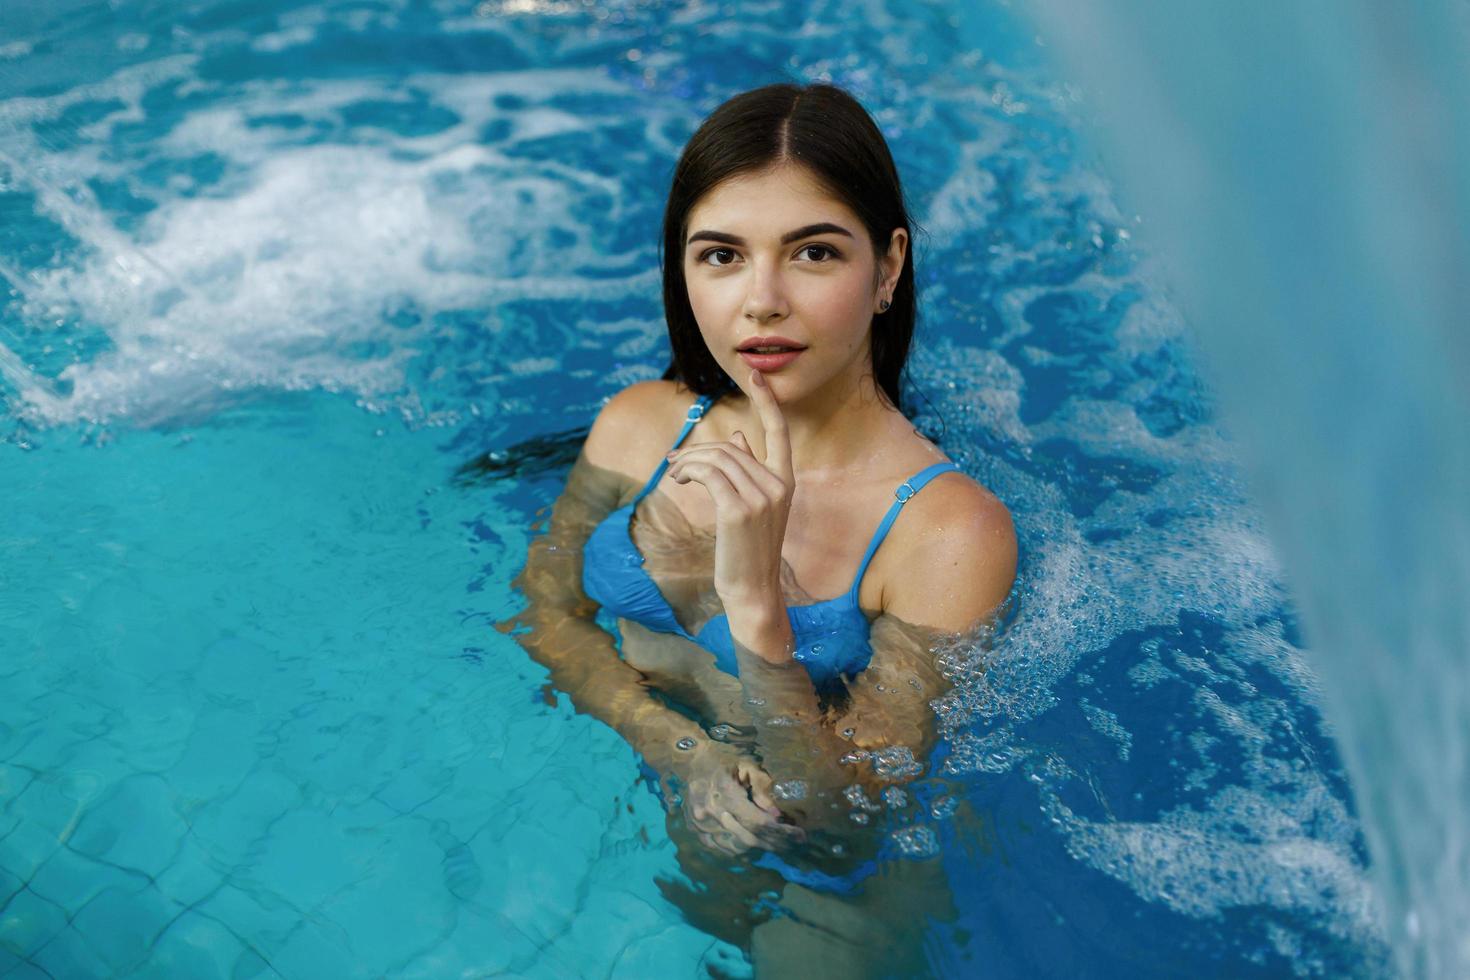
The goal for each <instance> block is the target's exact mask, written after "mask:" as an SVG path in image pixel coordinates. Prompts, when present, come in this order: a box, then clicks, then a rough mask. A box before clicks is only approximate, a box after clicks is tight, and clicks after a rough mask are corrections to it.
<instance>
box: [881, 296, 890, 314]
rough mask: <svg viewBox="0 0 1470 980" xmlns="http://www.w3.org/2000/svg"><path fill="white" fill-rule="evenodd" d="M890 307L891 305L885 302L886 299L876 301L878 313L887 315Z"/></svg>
mask: <svg viewBox="0 0 1470 980" xmlns="http://www.w3.org/2000/svg"><path fill="white" fill-rule="evenodd" d="M892 305H893V304H892V303H890V302H888V300H886V299H880V300H879V301H878V312H879V313H887V312H888V307H890V306H892Z"/></svg>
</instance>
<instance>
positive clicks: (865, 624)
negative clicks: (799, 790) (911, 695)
mask: <svg viewBox="0 0 1470 980" xmlns="http://www.w3.org/2000/svg"><path fill="white" fill-rule="evenodd" d="M713 401H714V399H713V398H711V397H710V396H708V395H704V396H701V397H700V399H699V400H698V401H696V402H695V403H694V404H693V405H691V406H690V408H689V413H688V415H687V417H686V418H685V421H684V428H683V429H681V430H680V431H679V437H678V438H677V439H675V440H674V446H675V447H676V448H677V447H678V446H679V445H680V444H681V443H682V442H683V441H684V439H685V437H686V436H688V435H689V430H691V429H693V428H694V424H695V423H696V422H698V421H699V420H700V419H701V418H703V417H704V412H705V409H706V408H708V407H709V405H710V403H711V402H713ZM668 465H669V461H668V460H667V459H665V460H664V461H663V462H661V463H659V465H658V469H656V470H654V472H653V476H651V477H649V479H648V482H647V483H646V484H644V486H643V489H642V490H640V491H639V492H638V496H636V497H634V498H633V501H632V502H631V503H629V504H626V505H624V506H622V507H619V508H618V509H617V510H615V511H613V512H612V513H611V514H608V515H607V516H606V517H605V518H603V519H602V521H601V522H600V523H599V524H598V525H597V526H596V527H595V528H593V530H592V534H591V535H590V536H589V537H588V538H587V543H586V546H585V547H584V549H583V560H582V590H583V591H584V592H586V593H587V595H588V596H589V597H591V598H592V599H595V600H596V601H597V602H599V603H601V604H602V606H603V608H605V609H606V610H607V611H608V612H610V613H612V614H613V615H615V616H619V617H621V618H623V619H631V620H633V621H634V622H636V623H641V624H642V625H643V626H646V627H647V628H648V629H651V630H654V631H656V632H660V633H675V634H677V635H679V636H682V637H684V639H686V640H689V641H691V642H693V643H696V644H698V645H699V646H701V647H703V648H704V649H706V650H708V651H709V652H710V653H712V654H714V657H715V665H716V666H717V667H719V668H720V669H721V670H723V671H725V672H726V673H727V674H733V675H736V676H738V675H739V672H740V669H739V665H738V662H737V661H736V659H735V644H734V640H733V639H732V638H731V636H730V622H729V619H728V618H727V617H726V615H725V614H724V613H720V614H718V615H716V616H714V617H713V618H712V619H710V620H709V622H707V623H705V624H704V626H703V627H701V628H700V630H699V633H698V634H691V633H689V632H688V631H687V630H686V629H684V627H683V626H681V625H680V624H679V621H678V620H677V619H676V618H675V617H674V610H673V608H672V607H671V606H670V605H669V603H668V600H667V599H665V598H664V594H663V592H661V591H660V590H659V587H658V584H657V583H656V582H654V581H653V579H652V578H651V577H650V576H649V575H648V573H647V572H646V571H645V570H644V568H643V563H644V557H643V554H642V553H641V552H640V551H639V550H638V546H637V545H636V544H634V543H633V535H632V530H631V526H632V522H633V511H634V509H635V508H636V507H637V506H638V502H639V501H641V500H642V499H643V498H644V497H646V496H647V495H648V494H649V493H650V492H651V491H652V490H653V488H654V487H655V486H656V485H657V484H658V481H659V480H660V479H661V478H662V477H663V475H664V470H665V469H667V468H668ZM958 469H959V467H958V466H957V465H955V464H954V463H952V462H949V461H948V460H946V461H944V462H940V463H934V464H933V465H931V466H927V467H925V468H924V469H922V470H920V471H919V472H918V473H915V474H914V475H913V476H911V477H909V478H908V479H907V480H905V481H904V482H903V483H900V484H899V485H898V489H896V490H895V491H894V493H893V495H894V497H895V498H896V499H895V501H894V503H893V506H891V507H889V508H888V513H887V514H886V515H884V517H883V521H882V523H881V524H879V525H878V530H877V532H876V533H874V535H873V539H872V540H871V541H870V542H868V550H867V553H866V554H864V555H863V560H862V563H861V564H859V565H858V570H857V575H856V577H854V578H853V580H852V587H851V588H849V589H848V590H847V591H846V592H845V593H843V594H842V595H840V596H836V597H835V598H832V599H825V600H823V601H821V602H814V603H811V604H810V605H799V606H787V607H786V615H787V617H788V618H789V619H790V621H791V632H792V636H793V637H794V639H795V641H796V650H795V652H794V654H793V656H794V658H795V659H796V660H797V661H798V662H800V663H801V664H803V665H804V666H805V667H806V669H807V673H808V674H809V675H810V676H811V678H812V680H813V681H814V682H816V683H817V684H824V683H827V682H830V681H832V680H833V679H835V678H836V676H837V675H838V674H839V673H841V674H845V675H847V676H848V677H849V678H851V677H852V676H853V675H855V674H857V673H858V672H859V671H861V670H863V669H864V668H866V667H867V666H868V661H869V659H870V658H871V657H872V655H873V648H872V647H871V646H870V645H869V643H868V632H869V625H870V624H869V621H868V617H867V616H866V615H865V614H864V613H863V611H862V610H861V609H860V608H859V607H858V586H859V585H860V584H862V580H863V573H864V572H866V571H867V570H868V563H869V562H870V561H872V558H873V553H874V552H876V551H877V550H878V546H879V545H880V544H882V543H883V538H884V537H885V536H886V535H887V534H888V529H889V528H890V527H892V526H893V522H894V521H895V520H896V519H897V518H898V512H899V511H900V510H901V509H902V508H903V505H904V503H905V502H906V501H907V500H908V499H909V498H911V497H912V496H913V495H914V494H916V493H918V492H919V491H920V490H921V489H923V487H924V485H925V484H926V483H928V482H929V481H930V480H932V479H934V477H936V476H938V475H939V474H941V473H944V472H947V471H949V470H958Z"/></svg>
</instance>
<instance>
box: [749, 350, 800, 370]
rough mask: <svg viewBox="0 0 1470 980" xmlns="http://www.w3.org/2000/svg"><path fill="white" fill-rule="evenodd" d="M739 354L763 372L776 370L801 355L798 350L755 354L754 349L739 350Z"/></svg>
mask: <svg viewBox="0 0 1470 980" xmlns="http://www.w3.org/2000/svg"><path fill="white" fill-rule="evenodd" d="M739 353H740V356H741V357H743V358H745V363H746V364H749V365H750V366H751V367H753V368H755V369H756V370H757V371H759V372H761V373H762V374H765V373H766V372H767V371H778V370H780V369H781V368H783V367H785V366H786V365H788V364H790V363H791V362H792V361H794V360H796V359H797V358H798V357H800V356H801V354H802V351H800V350H788V351H783V352H782V353H780V354H757V353H755V352H754V351H748V350H743V351H740V352H739Z"/></svg>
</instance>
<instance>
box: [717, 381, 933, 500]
mask: <svg viewBox="0 0 1470 980" xmlns="http://www.w3.org/2000/svg"><path fill="white" fill-rule="evenodd" d="M724 400H727V401H728V402H729V403H730V405H729V407H730V409H731V410H732V412H733V416H734V420H733V421H732V422H731V423H730V424H729V429H730V431H731V432H732V433H733V431H734V430H735V429H739V430H740V431H741V432H743V433H745V437H746V439H747V440H748V441H749V442H750V447H751V449H752V450H754V451H755V454H756V456H757V458H762V457H763V456H764V454H765V441H764V435H763V431H764V430H763V429H762V427H761V422H760V418H759V416H758V415H757V413H756V410H755V405H754V404H753V403H752V402H751V400H750V399H749V398H748V397H747V396H746V395H745V394H744V393H743V392H732V393H731V394H729V395H727V396H725V399H724ZM781 413H782V415H784V416H785V418H786V429H787V432H788V434H789V437H790V440H791V465H792V469H793V471H794V472H795V473H796V474H797V476H798V477H800V476H802V475H812V476H816V477H821V476H823V475H826V474H833V475H835V474H837V473H839V472H841V471H844V470H854V469H858V470H864V469H868V468H869V466H870V464H871V463H872V462H873V461H874V459H875V458H876V457H879V456H881V455H882V454H883V453H884V447H885V444H886V443H887V441H886V440H885V439H884V438H883V435H884V433H886V432H887V431H888V430H889V426H892V425H893V424H894V423H895V422H897V421H900V420H902V416H901V414H900V413H899V412H898V411H896V410H895V409H894V408H893V407H892V406H891V405H889V403H888V400H887V399H886V398H885V397H884V396H883V395H882V394H881V393H880V392H879V390H878V387H877V385H876V384H875V383H874V380H873V376H872V374H871V373H867V374H864V375H863V376H861V377H858V378H855V379H847V378H834V379H833V383H832V384H829V385H827V386H825V387H823V388H820V389H818V390H816V391H813V392H811V393H809V394H808V395H807V396H806V397H805V398H802V399H800V400H799V401H794V402H783V403H782V405H781ZM904 424H905V425H907V424H908V423H907V422H906V421H904Z"/></svg>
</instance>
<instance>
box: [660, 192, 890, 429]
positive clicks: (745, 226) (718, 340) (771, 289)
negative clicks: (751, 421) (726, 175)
mask: <svg viewBox="0 0 1470 980" xmlns="http://www.w3.org/2000/svg"><path fill="white" fill-rule="evenodd" d="M686 227H687V229H688V237H687V238H686V239H685V246H684V257H683V261H684V281H685V282H686V283H687V284H688V289H689V305H690V306H691V307H692V308H693V310H694V318H695V320H696V321H698V323H699V332H700V333H701V334H702V335H703V337H704V342H705V344H706V345H707V346H708V347H709V350H710V353H711V354H713V355H714V358H715V360H716V361H717V362H718V363H719V365H720V367H722V368H724V370H725V372H726V373H727V374H729V375H730V377H731V378H733V379H734V380H735V382H736V384H738V385H740V387H741V388H748V387H749V383H750V382H749V377H750V369H751V368H757V369H759V370H760V371H761V372H762V374H764V375H765V377H766V380H767V382H768V383H769V384H770V385H771V388H772V390H773V391H774V392H775V393H776V397H777V398H778V399H779V400H781V401H782V402H791V401H795V400H798V399H800V398H802V397H804V396H806V395H808V394H810V393H812V392H814V391H817V390H820V389H821V388H823V387H824V386H826V385H828V384H830V383H832V382H833V381H834V380H838V379H843V380H846V381H847V382H850V383H855V382H856V381H857V380H858V378H860V377H861V375H862V374H865V373H869V372H871V370H872V358H871V355H870V353H869V336H870V330H871V326H872V320H873V314H874V313H876V312H878V310H879V303H880V301H881V300H885V299H887V300H891V299H892V296H893V289H894V285H895V283H897V281H898V276H899V274H900V272H901V271H902V269H903V257H904V250H905V249H906V248H907V245H908V236H907V234H906V233H905V232H904V231H903V230H902V229H896V230H895V233H894V234H893V240H892V242H891V243H890V244H889V248H888V254H886V255H885V256H884V257H883V259H882V260H881V261H880V260H879V259H878V258H876V257H875V256H874V254H873V243H872V239H871V238H870V237H869V236H868V233H867V230H866V229H865V228H864V226H863V224H862V222H861V221H860V220H859V219H858V216H857V215H856V214H854V213H853V211H852V210H851V209H850V208H849V207H848V206H847V205H846V204H844V203H842V202H841V201H840V200H838V199H837V198H835V197H832V196H831V195H830V194H829V193H828V192H827V191H826V190H824V189H823V188H822V186H821V185H820V184H819V183H818V182H817V181H816V180H815V179H814V178H813V177H812V176H811V174H810V172H809V171H807V170H806V169H805V168H804V167H800V166H794V165H790V164H785V165H780V166H777V167H774V168H772V169H768V170H763V171H759V172H756V173H750V174H742V175H740V176H737V177H732V178H730V179H729V180H726V181H724V182H723V183H721V184H718V185H716V186H715V187H714V188H713V189H712V190H710V191H709V192H708V193H707V194H705V195H704V197H702V198H700V199H699V201H698V202H697V203H696V204H695V206H694V208H693V209H692V210H691V211H690V212H689V218H688V223H687V225H686ZM762 338H763V339H766V340H767V341H770V342H771V343H774V344H779V345H792V346H794V347H796V348H800V350H799V352H797V353H775V354H762V353H759V352H755V351H750V350H749V349H748V348H749V347H750V346H751V345H752V344H757V343H758V342H759V340H760V339H762ZM772 338H775V339H772ZM742 348H745V349H746V350H745V351H744V352H742Z"/></svg>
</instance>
